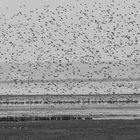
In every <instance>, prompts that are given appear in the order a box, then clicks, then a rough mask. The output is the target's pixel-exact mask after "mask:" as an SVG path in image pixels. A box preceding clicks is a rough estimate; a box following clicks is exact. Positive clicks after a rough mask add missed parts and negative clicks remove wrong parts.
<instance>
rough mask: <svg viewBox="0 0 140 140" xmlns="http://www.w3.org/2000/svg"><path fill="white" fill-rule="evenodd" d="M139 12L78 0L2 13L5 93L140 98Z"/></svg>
mask: <svg viewBox="0 0 140 140" xmlns="http://www.w3.org/2000/svg"><path fill="white" fill-rule="evenodd" d="M139 8H140V1H138V0H134V1H131V0H123V1H114V0H112V1H111V0H107V1H106V3H104V2H102V1H101V2H100V1H96V0H94V1H92V2H90V3H89V1H82V0H75V3H71V4H69V3H67V4H66V3H64V4H63V5H56V6H53V7H52V6H51V5H49V4H46V5H43V6H42V8H35V9H34V8H32V9H30V10H28V9H29V8H28V5H25V4H23V5H20V6H19V9H18V10H17V11H14V14H10V15H9V14H0V62H1V63H0V82H1V84H0V94H95V93H97V94H100V93H102V94H120V93H139V90H140V83H139V77H140V39H139V38H140V20H139V19H140V11H139ZM8 9H9V7H6V8H5V11H6V10H7V12H8ZM26 9H27V10H26ZM1 13H2V11H1Z"/></svg>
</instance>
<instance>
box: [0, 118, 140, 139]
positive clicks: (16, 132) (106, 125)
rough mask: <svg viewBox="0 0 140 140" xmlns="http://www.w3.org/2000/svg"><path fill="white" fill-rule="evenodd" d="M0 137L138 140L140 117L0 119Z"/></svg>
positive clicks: (139, 137) (139, 135) (139, 136)
mask: <svg viewBox="0 0 140 140" xmlns="http://www.w3.org/2000/svg"><path fill="white" fill-rule="evenodd" d="M0 140H140V120H62V121H56V120H51V121H27V122H1V123H0Z"/></svg>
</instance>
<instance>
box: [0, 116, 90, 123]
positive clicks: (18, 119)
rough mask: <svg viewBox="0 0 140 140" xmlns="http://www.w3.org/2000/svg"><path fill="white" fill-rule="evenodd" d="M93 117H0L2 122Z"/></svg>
mask: <svg viewBox="0 0 140 140" xmlns="http://www.w3.org/2000/svg"><path fill="white" fill-rule="evenodd" d="M86 119H92V118H91V117H82V116H46V117H45V116H42V117H39V116H31V117H23V116H21V117H18V116H7V117H0V122H20V121H41V120H86Z"/></svg>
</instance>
